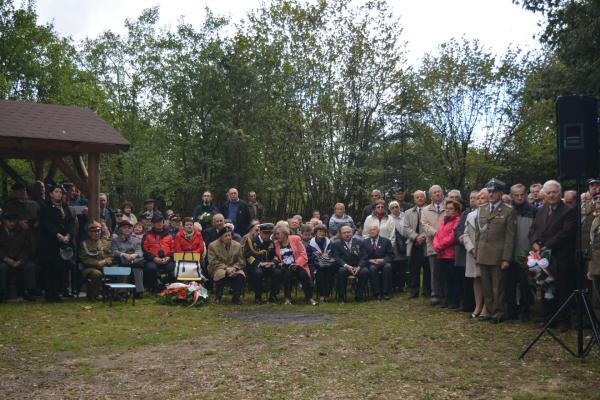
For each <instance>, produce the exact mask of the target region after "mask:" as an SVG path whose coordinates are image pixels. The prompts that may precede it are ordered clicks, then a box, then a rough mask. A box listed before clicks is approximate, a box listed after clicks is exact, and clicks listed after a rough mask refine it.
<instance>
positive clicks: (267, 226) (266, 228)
mask: <svg viewBox="0 0 600 400" xmlns="http://www.w3.org/2000/svg"><path fill="white" fill-rule="evenodd" d="M274 228H275V225H273V224H271V223H264V224H260V225H258V229H260V231H261V232H273V229H274Z"/></svg>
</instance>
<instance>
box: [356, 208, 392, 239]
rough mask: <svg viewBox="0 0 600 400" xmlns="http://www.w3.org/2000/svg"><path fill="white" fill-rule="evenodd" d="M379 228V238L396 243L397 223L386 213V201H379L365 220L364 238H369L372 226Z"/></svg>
mask: <svg viewBox="0 0 600 400" xmlns="http://www.w3.org/2000/svg"><path fill="white" fill-rule="evenodd" d="M373 225H375V226H377V228H378V231H379V236H381V237H384V238H386V239H388V240H390V241H391V242H392V243H394V242H395V241H396V223H395V221H394V219H393V218H392V217H391V216H389V215H388V214H386V212H385V201H383V200H378V201H377V202H376V203H375V207H374V208H373V212H372V213H371V215H369V216H368V217H367V218H366V219H365V223H364V226H363V231H362V232H363V238H364V239H368V238H369V230H370V228H371V226H373Z"/></svg>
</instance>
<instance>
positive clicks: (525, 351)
mask: <svg viewBox="0 0 600 400" xmlns="http://www.w3.org/2000/svg"><path fill="white" fill-rule="evenodd" d="M574 297H575V292H573V293H571V294H570V295H569V297H568V298H567V300H565V302H564V303H562V304H561V306H560V307H559V308H558V310H557V311H556V312H555V313H554V315H552V317H551V318H550V319H549V320H548V322H546V324H545V325H544V327H543V328H542V330H541V331H540V332H539V333H538V335H537V336H536V337H535V339H533V340H532V341H531V343H529V345H528V346H527V348H526V349H525V350H524V351H523V352H522V353H521V355H520V356H519V359H521V360H522V359H523V358H525V354H527V352H529V350H531V348H532V347H533V346H534V345H535V344H536V343H537V341H538V340H540V338H541V337H542V335H543V334H544V332H550V331H549V329H548V327H549V326H550V325H552V323H553V322H554V320H555V319H556V318H558V316H559V315H560V313H561V312H562V310H564V309H565V307H566V306H567V305H568V304H569V303H570V302H571V300H572V299H573V298H574ZM551 336H552V338H553V339H554V340H556V341H558V343H559V344H560V345H561V346H562V347H564V348H565V350H567V351H568V352H569V353H571V354H573V355H575V353H573V351H571V349H569V348H568V347H567V346H566V345H565V344H564V343H563V342H562V341H560V340H557V337H556V336H554V335H551Z"/></svg>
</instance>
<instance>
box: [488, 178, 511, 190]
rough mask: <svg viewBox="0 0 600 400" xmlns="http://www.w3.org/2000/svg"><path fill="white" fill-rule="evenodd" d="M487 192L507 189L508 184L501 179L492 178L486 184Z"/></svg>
mask: <svg viewBox="0 0 600 400" xmlns="http://www.w3.org/2000/svg"><path fill="white" fill-rule="evenodd" d="M485 188H486V189H487V190H500V191H503V190H504V189H506V184H505V183H504V182H502V181H501V180H499V179H496V178H492V179H491V180H490V181H489V182H488V183H486V184H485Z"/></svg>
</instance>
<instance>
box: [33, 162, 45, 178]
mask: <svg viewBox="0 0 600 400" xmlns="http://www.w3.org/2000/svg"><path fill="white" fill-rule="evenodd" d="M34 162H35V171H34V172H35V180H36V181H43V180H44V159H43V158H41V157H37V158H36V159H35V161H34Z"/></svg>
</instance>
